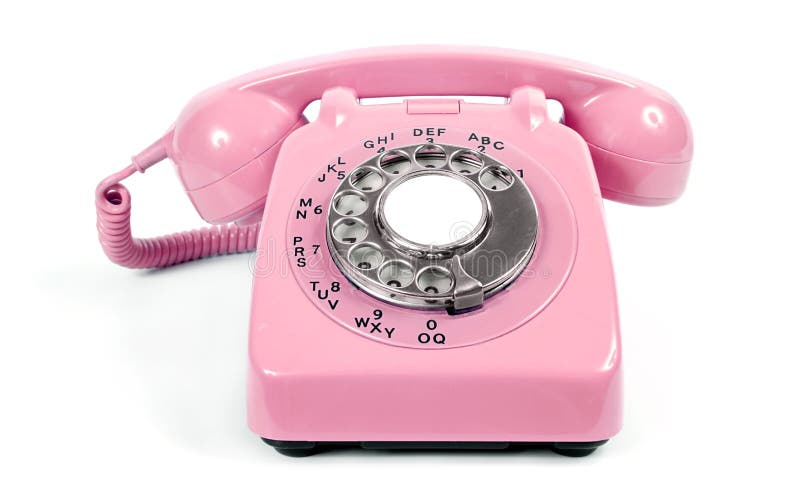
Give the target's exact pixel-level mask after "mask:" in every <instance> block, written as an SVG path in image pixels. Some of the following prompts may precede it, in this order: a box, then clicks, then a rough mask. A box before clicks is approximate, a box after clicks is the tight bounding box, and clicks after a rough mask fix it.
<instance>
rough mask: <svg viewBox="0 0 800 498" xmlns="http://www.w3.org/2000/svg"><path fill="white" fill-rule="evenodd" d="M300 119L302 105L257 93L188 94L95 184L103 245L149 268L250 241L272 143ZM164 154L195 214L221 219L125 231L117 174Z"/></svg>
mask: <svg viewBox="0 0 800 498" xmlns="http://www.w3.org/2000/svg"><path fill="white" fill-rule="evenodd" d="M306 123H307V121H306V119H305V118H304V117H303V115H302V109H292V108H290V107H287V106H284V105H282V104H281V103H280V102H279V101H277V100H276V99H274V98H271V97H269V96H267V95H264V94H263V93H257V92H253V91H248V90H240V89H224V88H214V89H211V90H208V91H206V92H204V93H202V94H200V95H198V96H196V97H195V98H194V99H192V100H191V101H190V102H189V104H188V105H187V106H186V107H185V108H184V110H183V112H182V113H181V114H180V116H179V117H178V119H177V120H176V122H175V124H174V125H173V126H172V127H171V128H170V130H169V131H168V132H167V133H166V134H165V135H164V136H163V137H161V138H160V139H159V140H157V141H156V142H155V143H153V144H152V145H151V146H150V147H148V148H147V149H145V150H144V151H142V152H141V153H139V154H137V155H135V156H134V157H133V158H132V160H131V164H130V165H129V166H127V167H126V168H124V169H123V170H121V171H119V172H117V173H115V174H113V175H111V176H109V177H107V178H106V179H104V180H103V181H101V182H100V184H99V185H98V186H97V189H96V193H95V206H96V209H97V231H98V236H99V239H100V244H101V246H102V247H103V251H104V252H105V253H106V255H107V256H108V257H109V259H111V260H112V261H113V262H115V263H117V264H119V265H121V266H126V267H129V268H153V267H162V266H169V265H173V264H177V263H182V262H184V261H191V260H194V259H199V258H203V257H206V256H210V255H214V254H231V253H237V252H243V251H250V250H253V249H255V247H256V244H257V237H258V230H259V221H260V220H261V212H262V211H263V206H264V202H265V198H266V195H267V191H268V189H269V185H270V179H271V176H272V170H273V167H274V165H275V159H276V158H277V155H278V151H279V150H280V146H281V144H282V143H283V140H284V139H285V138H286V137H287V136H288V135H289V134H290V133H291V132H292V131H294V130H296V129H297V128H299V127H301V126H303V125H304V124H306ZM166 158H170V159H172V161H173V163H174V164H175V167H176V170H177V172H178V176H179V177H180V180H181V182H182V183H183V186H184V188H185V190H186V193H187V194H188V195H189V198H190V199H191V201H192V204H194V207H195V208H196V209H197V212H198V213H199V214H200V216H201V217H202V218H203V219H205V220H206V221H208V222H209V223H213V224H221V226H213V227H207V228H201V229H198V230H190V231H185V232H179V233H173V234H170V235H164V236H162V237H157V238H151V239H137V238H134V237H133V235H132V232H131V226H130V209H131V196H130V193H129V192H128V190H127V189H126V188H125V187H124V186H123V185H122V184H120V183H119V182H121V181H122V180H124V179H125V178H127V177H128V176H130V175H132V174H134V173H136V172H137V171H138V172H144V171H145V170H146V169H147V168H149V167H151V166H153V165H155V164H156V163H158V162H160V161H162V160H163V159H166ZM228 222H233V223H229V224H225V223H228Z"/></svg>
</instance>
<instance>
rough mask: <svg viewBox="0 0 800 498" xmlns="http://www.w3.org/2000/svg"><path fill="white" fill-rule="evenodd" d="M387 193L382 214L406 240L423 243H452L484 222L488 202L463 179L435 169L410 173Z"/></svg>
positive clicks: (423, 244)
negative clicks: (485, 202)
mask: <svg viewBox="0 0 800 498" xmlns="http://www.w3.org/2000/svg"><path fill="white" fill-rule="evenodd" d="M392 187H393V188H392V189H391V190H389V191H388V192H386V196H385V199H384V202H383V206H382V207H383V212H382V217H383V219H384V220H385V222H386V224H387V225H388V227H389V228H390V229H391V230H392V231H394V233H395V234H397V235H399V236H400V237H402V238H403V239H406V240H408V241H410V242H412V243H414V244H417V245H420V246H436V247H440V246H450V245H453V244H458V243H459V242H461V241H463V240H465V239H467V238H469V237H470V235H471V234H473V233H474V231H475V229H476V228H477V227H478V226H479V225H480V224H481V221H482V218H483V217H484V210H485V204H484V202H483V201H482V199H481V196H480V195H479V194H478V192H477V191H476V189H475V188H474V187H472V186H470V185H468V184H467V183H466V182H464V181H463V180H461V179H459V178H457V177H454V176H451V175H448V174H441V173H436V172H430V173H428V172H424V171H423V172H420V174H416V175H408V176H407V177H405V178H403V179H402V180H401V181H399V182H397V183H396V184H395V185H392Z"/></svg>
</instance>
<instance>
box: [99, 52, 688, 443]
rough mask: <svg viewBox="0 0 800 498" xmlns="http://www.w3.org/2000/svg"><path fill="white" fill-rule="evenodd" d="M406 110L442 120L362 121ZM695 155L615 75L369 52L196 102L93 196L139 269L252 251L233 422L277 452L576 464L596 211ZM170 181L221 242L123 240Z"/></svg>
mask: <svg viewBox="0 0 800 498" xmlns="http://www.w3.org/2000/svg"><path fill="white" fill-rule="evenodd" d="M404 95H417V96H420V97H424V96H429V97H436V98H408V99H406V100H405V101H403V102H402V103H392V104H380V105H362V103H361V102H360V100H359V99H362V98H369V97H397V96H404ZM448 95H489V96H501V97H507V98H508V101H507V103H506V104H499V105H498V104H481V103H472V102H465V101H463V100H459V99H457V98H447V97H446V96H448ZM545 96H546V97H547V98H552V99H556V100H558V101H560V102H561V104H562V105H563V107H564V113H565V124H566V126H563V125H562V124H559V123H556V122H553V121H551V120H548V119H547V111H546V108H545ZM317 99H321V104H320V113H319V117H318V119H317V120H315V121H314V122H312V123H308V122H307V121H306V119H305V118H304V117H303V111H304V109H305V108H306V106H307V105H308V104H309V103H310V102H312V101H314V100H317ZM691 155H692V135H691V130H690V127H689V123H688V120H687V118H686V116H685V115H684V113H683V111H682V110H681V108H680V107H679V106H678V104H677V103H676V102H675V101H674V100H673V99H672V98H671V97H670V96H669V95H668V94H666V93H665V92H663V91H661V90H659V89H657V88H655V87H652V86H650V85H648V84H646V83H643V82H640V81H636V80H633V79H631V78H628V77H625V76H622V75H619V74H615V73H611V72H608V71H605V70H602V69H599V68H595V67H592V66H589V65H586V64H582V63H578V62H573V61H568V60H564V59H559V58H555V57H550V56H544V55H539V54H532V53H528V52H521V51H511V50H499V49H486V48H480V49H479V48H461V47H398V48H386V49H371V50H361V51H354V52H348V53H342V54H336V55H331V56H325V57H320V58H314V59H308V60H305V61H301V62H296V63H290V64H284V65H280V66H276V67H273V68H268V69H264V70H261V71H255V72H252V73H249V74H246V75H244V76H241V77H239V78H236V79H234V80H231V81H229V82H226V83H223V84H221V85H218V86H216V87H214V88H211V89H210V90H207V91H205V92H203V93H201V94H199V95H198V96H196V97H195V98H194V99H192V101H190V103H189V104H188V105H187V106H186V108H185V109H184V110H183V112H182V113H181V114H180V116H179V117H178V119H177V120H176V122H175V123H174V124H173V125H172V126H171V127H170V128H169V130H168V131H167V132H166V133H165V134H164V135H163V136H162V137H161V138H159V139H158V140H157V141H156V142H155V143H154V144H153V145H151V146H150V147H148V148H147V149H145V150H144V151H143V152H141V153H140V154H137V155H136V156H134V157H133V159H132V162H131V164H130V165H129V166H128V167H127V168H125V169H123V170H122V171H120V172H118V173H116V174H114V175H112V176H110V177H108V178H106V179H105V180H103V181H102V182H101V183H100V185H98V187H97V191H96V206H97V212H98V231H99V235H100V241H101V244H102V246H103V249H104V251H105V253H106V254H107V255H108V257H109V258H110V259H111V260H112V261H114V262H115V263H118V264H121V265H123V266H128V267H132V268H146V267H157V266H166V265H171V264H175V263H180V262H183V261H188V260H192V259H197V258H200V257H205V256H208V255H212V254H224V253H232V252H240V251H245V250H252V249H255V248H256V247H257V246H258V247H259V248H260V249H262V250H260V251H259V253H258V256H257V262H256V272H255V275H254V286H253V303H252V311H251V325H250V343H249V347H250V374H249V379H248V420H249V425H250V427H251V429H252V430H253V431H254V432H256V433H257V434H259V435H260V436H261V437H262V438H263V439H264V440H265V441H267V442H268V443H270V444H271V445H273V446H275V447H276V448H277V449H279V450H280V451H282V452H285V453H308V452H311V451H315V450H316V449H318V448H319V447H320V446H326V445H330V444H332V443H333V442H337V443H348V444H352V443H358V444H361V445H362V446H364V447H395V446H402V445H405V444H409V443H410V444H411V445H412V446H414V447H420V446H424V447H441V446H442V445H444V446H447V445H451V444H454V443H455V442H458V443H459V446H461V447H464V446H466V447H472V446H475V447H498V448H499V447H507V446H509V445H520V444H536V445H539V444H547V445H550V446H552V447H553V448H554V449H555V450H556V451H559V452H562V453H567V454H573V455H583V454H588V453H590V452H591V451H593V450H594V448H596V447H597V446H599V445H600V444H602V442H604V441H605V440H607V439H608V438H610V437H611V436H613V435H614V434H616V432H617V431H618V430H619V428H620V424H621V380H620V368H619V365H620V351H619V333H618V326H617V315H616V313H617V312H616V297H615V290H614V286H613V272H612V268H611V260H610V254H609V251H608V244H607V240H606V235H605V228H604V222H603V218H602V204H601V200H600V197H601V195H602V196H603V197H605V198H607V199H613V200H618V201H621V202H625V203H630V204H638V205H660V204H666V203H669V202H671V201H673V200H675V199H676V198H677V197H679V196H680V194H681V193H682V191H683V189H684V186H685V183H686V179H687V176H688V171H689V166H690V161H691ZM167 157H168V158H170V159H171V160H172V162H173V163H174V164H175V166H176V168H177V171H178V175H179V177H180V179H181V182H182V183H183V186H184V188H185V190H186V192H187V194H188V195H189V197H190V199H191V201H192V203H193V204H194V206H195V208H196V209H197V211H198V213H199V214H200V215H201V217H202V218H204V219H205V220H206V221H208V222H210V223H212V224H217V225H220V224H221V225H222V226H217V227H209V228H205V229H201V230H195V231H190V232H183V233H178V234H173V235H168V236H164V237H160V238H157V239H136V238H134V237H133V236H132V234H131V230H130V195H129V193H128V191H127V190H126V189H125V187H123V186H122V185H121V184H120V183H119V182H120V181H121V180H123V179H124V178H126V177H127V176H129V175H131V174H133V173H134V172H136V171H139V172H144V171H145V170H146V169H147V168H149V167H151V166H152V165H154V164H156V163H158V162H160V161H161V160H163V159H165V158H167ZM423 220H424V223H423V222H422V221H423ZM286 264H288V265H289V266H290V268H291V273H292V275H293V278H289V277H288V276H287V275H284V274H283V273H282V272H281V268H285V265H286ZM282 265H283V266H282Z"/></svg>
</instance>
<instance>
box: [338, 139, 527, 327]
mask: <svg viewBox="0 0 800 498" xmlns="http://www.w3.org/2000/svg"><path fill="white" fill-rule="evenodd" d="M537 233H538V216H537V211H536V204H535V202H534V199H533V197H532V196H531V193H530V191H529V190H528V188H527V186H526V185H525V183H524V182H523V181H521V179H520V178H519V177H518V176H517V175H516V173H514V171H513V170H512V169H511V168H509V167H508V166H507V165H504V164H501V163H500V162H498V161H496V160H494V159H493V158H491V157H489V156H488V155H486V154H483V153H480V152H477V151H474V150H469V149H465V148H462V147H456V146H450V145H440V144H428V143H426V144H417V145H411V146H406V147H399V148H396V149H392V150H389V151H386V152H384V153H382V154H379V155H376V156H373V157H371V158H370V159H368V160H367V161H365V162H364V163H362V164H360V165H359V166H358V167H356V168H355V169H354V170H353V171H351V172H350V174H349V175H348V176H347V177H346V178H345V179H344V180H343V181H342V183H341V184H340V185H339V186H338V188H337V189H336V191H335V192H334V195H333V198H332V201H331V205H330V208H329V210H328V217H327V230H326V238H327V243H328V248H329V249H330V252H331V255H332V256H333V259H334V261H335V262H336V265H337V266H338V267H339V269H340V270H341V271H342V272H343V273H344V274H345V275H346V276H347V277H348V278H349V279H350V280H351V281H352V282H354V283H355V284H356V285H357V286H358V287H360V288H361V289H362V290H364V291H365V292H367V293H368V294H370V295H372V296H374V297H377V298H379V299H382V300H384V301H387V302H390V303H394V304H398V305H402V306H407V307H412V308H419V309H448V310H451V311H455V312H460V311H464V310H469V309H472V308H475V307H478V306H481V305H482V304H483V301H484V299H485V298H486V297H488V296H490V295H492V294H493V293H495V292H497V291H499V290H500V289H502V288H504V287H505V286H507V285H508V284H510V283H511V282H512V281H513V280H514V278H516V277H517V276H518V275H519V274H520V272H521V271H522V269H523V268H524V267H525V265H526V264H527V262H528V261H529V260H530V257H531V255H532V254H533V250H534V247H535V245H536V238H537Z"/></svg>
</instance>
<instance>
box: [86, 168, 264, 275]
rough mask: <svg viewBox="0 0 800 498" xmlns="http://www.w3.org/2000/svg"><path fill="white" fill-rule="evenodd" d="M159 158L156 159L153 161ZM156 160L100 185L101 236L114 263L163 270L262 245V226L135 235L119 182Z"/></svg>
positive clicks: (97, 196)
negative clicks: (148, 236)
mask: <svg viewBox="0 0 800 498" xmlns="http://www.w3.org/2000/svg"><path fill="white" fill-rule="evenodd" d="M153 159H155V158H153ZM155 162H156V161H155V160H154V161H148V163H151V164H147V163H145V164H144V165H142V164H140V163H137V162H136V158H134V162H133V164H131V165H130V166H128V167H126V168H125V169H123V170H122V171H119V172H118V173H115V174H113V175H111V176H109V177H108V178H106V179H105V180H103V181H102V182H100V184H99V185H98V186H97V190H96V191H95V206H96V208H97V233H98V237H99V239H100V245H101V246H102V247H103V251H104V252H105V253H106V256H108V259H110V260H111V261H113V262H114V263H116V264H118V265H121V266H125V267H128V268H159V267H163V266H170V265H175V264H178V263H183V262H185V261H191V260H194V259H199V258H205V257H207V256H213V255H222V254H235V253H240V252H245V251H252V250H254V249H255V248H256V245H257V244H258V231H259V228H260V224H258V223H256V224H253V225H248V226H237V225H235V224H232V223H231V224H228V225H222V226H209V227H207V228H200V229H197V230H190V231H186V232H177V233H173V234H170V235H163V236H161V237H155V238H149V239H137V238H134V237H133V235H132V234H131V196H130V193H129V192H128V189H126V188H125V187H124V186H123V185H122V184H120V183H119V182H120V181H121V180H123V179H125V178H127V177H128V176H130V175H132V174H133V173H135V172H137V171H139V172H144V170H145V169H146V168H148V167H149V166H151V165H152V163H155Z"/></svg>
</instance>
